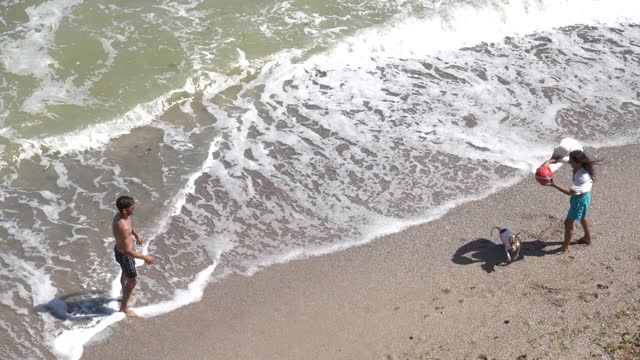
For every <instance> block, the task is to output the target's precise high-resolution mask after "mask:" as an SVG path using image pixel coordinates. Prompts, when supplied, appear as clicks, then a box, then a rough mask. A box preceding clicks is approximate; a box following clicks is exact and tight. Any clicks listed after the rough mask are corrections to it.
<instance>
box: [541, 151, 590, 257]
mask: <svg viewBox="0 0 640 360" xmlns="http://www.w3.org/2000/svg"><path fill="white" fill-rule="evenodd" d="M555 162H556V160H554V159H551V160H547V161H545V163H544V164H543V166H548V165H549V164H553V163H555ZM595 163H596V162H595V161H593V160H591V159H590V158H589V157H588V156H587V155H586V154H585V153H584V152H583V151H582V150H575V151H572V152H571V153H570V154H569V164H570V165H571V168H572V169H573V184H572V185H571V187H570V188H566V187H563V186H561V185H558V184H556V183H555V181H553V178H551V180H550V181H549V182H548V183H547V184H546V186H553V187H554V188H556V189H558V190H559V191H560V192H562V193H564V194H567V195H569V196H571V198H570V200H569V203H570V207H569V212H568V213H567V218H566V219H565V220H564V243H563V244H562V247H561V248H560V252H561V253H563V254H566V253H568V252H569V243H570V242H571V237H572V236H573V223H574V222H575V221H580V224H581V225H582V228H583V229H584V236H583V237H582V238H581V239H580V240H578V242H582V243H585V244H587V245H590V244H591V233H590V232H589V223H588V222H587V219H586V216H587V210H589V206H590V205H591V186H592V184H593V179H594V171H593V166H594V165H595Z"/></svg>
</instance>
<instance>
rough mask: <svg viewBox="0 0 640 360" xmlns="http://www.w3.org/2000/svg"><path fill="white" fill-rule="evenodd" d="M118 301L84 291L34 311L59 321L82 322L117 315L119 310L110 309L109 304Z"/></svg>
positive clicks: (98, 292) (62, 297)
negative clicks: (47, 314)
mask: <svg viewBox="0 0 640 360" xmlns="http://www.w3.org/2000/svg"><path fill="white" fill-rule="evenodd" d="M118 300H119V299H114V298H112V297H108V296H104V292H101V291H84V292H76V293H72V294H68V295H65V296H61V297H56V298H53V299H51V300H50V301H49V302H48V303H46V304H40V305H37V306H36V307H35V308H34V309H35V311H37V312H39V313H49V314H51V316H53V317H55V318H56V319H58V320H72V321H81V320H89V319H93V318H97V317H104V316H109V315H111V314H113V313H115V312H116V311H117V310H115V309H113V308H111V307H109V303H111V302H113V301H118Z"/></svg>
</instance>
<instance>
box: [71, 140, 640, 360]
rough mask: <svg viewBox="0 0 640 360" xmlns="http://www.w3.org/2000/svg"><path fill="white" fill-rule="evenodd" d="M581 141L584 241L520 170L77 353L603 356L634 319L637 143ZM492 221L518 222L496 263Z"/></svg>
mask: <svg viewBox="0 0 640 360" xmlns="http://www.w3.org/2000/svg"><path fill="white" fill-rule="evenodd" d="M587 150H590V151H588V153H589V154H590V155H592V156H594V155H595V157H599V158H602V159H604V160H605V163H603V164H602V165H600V166H599V167H597V168H596V180H597V182H596V183H595V184H594V188H593V203H592V207H591V210H590V213H589V219H590V221H591V227H592V233H593V238H594V243H593V245H591V246H586V245H577V244H573V245H572V246H571V247H570V254H568V255H557V254H555V250H556V249H557V248H558V247H559V245H560V242H561V240H562V231H563V230H562V229H563V228H562V226H563V225H562V222H563V220H564V217H565V215H566V212H567V210H568V202H569V198H568V197H567V196H566V195H563V194H562V193H560V192H559V191H557V190H555V189H553V188H547V187H542V186H540V185H538V184H537V183H536V182H535V181H534V179H533V177H531V178H530V179H527V180H525V181H523V182H521V183H519V184H517V185H516V186H513V187H511V188H509V189H506V190H504V191H501V192H499V193H497V194H494V195H492V196H489V197H488V198H485V199H483V200H479V201H474V202H471V203H468V204H465V205H463V206H460V207H458V208H456V209H454V210H452V211H450V212H449V213H448V214H447V215H445V216H444V217H442V218H441V219H438V220H436V221H433V222H430V223H427V224H424V225H420V226H415V227H412V228H409V229H407V230H405V231H403V232H401V233H398V234H395V235H391V236H387V237H384V238H381V239H378V240H377V241H375V242H373V243H370V244H368V245H365V246H361V247H357V248H352V249H349V250H346V251H343V252H339V253H335V254H331V255H328V256H322V257H317V258H311V259H306V260H299V261H293V262H290V263H287V264H283V265H276V266H272V267H270V268H267V269H265V270H263V271H261V272H259V273H257V274H255V275H254V276H252V277H244V276H233V277H231V278H228V279H226V280H224V281H223V282H221V283H213V284H210V285H209V287H208V289H207V291H206V293H205V296H204V299H203V300H202V301H201V302H199V303H196V304H193V305H190V306H186V307H184V308H181V309H179V310H177V311H174V312H172V313H169V314H167V315H164V316H159V317H156V318H150V319H127V320H125V321H122V322H120V323H118V324H117V325H116V326H115V327H114V328H113V329H111V330H109V332H110V334H108V335H109V336H101V339H98V340H95V341H94V342H93V343H92V344H91V345H89V346H87V348H86V349H85V353H84V356H83V358H84V359H125V358H126V359H494V358H495V359H590V358H595V359H606V358H610V357H609V355H608V353H607V350H606V349H605V348H606V347H607V344H609V345H608V346H609V347H610V348H612V347H613V346H614V345H615V346H617V345H620V344H622V343H623V341H622V340H621V339H622V337H624V338H625V339H626V340H627V341H628V342H632V341H633V337H634V336H635V335H636V334H638V331H639V330H640V319H639V318H638V314H639V312H638V309H637V304H638V299H640V277H638V275H639V274H640V247H639V246H638V236H637V233H636V230H637V228H638V219H640V216H639V215H640V201H639V200H640V187H639V186H638V179H640V146H635V145H634V146H624V147H617V148H607V149H595V150H594V149H587ZM569 177H570V167H569V166H564V167H563V168H561V169H560V170H559V173H558V174H557V176H556V179H558V180H559V181H561V182H563V183H565V184H567V183H568V182H569ZM494 226H501V227H509V228H512V229H514V230H516V231H521V232H522V235H523V239H524V241H525V245H524V250H523V251H522V254H523V255H524V259H523V260H520V261H517V262H515V263H513V264H510V265H508V266H503V265H502V264H501V263H502V262H503V260H504V252H503V250H502V248H501V247H500V246H498V245H497V244H498V242H497V237H496V236H495V233H494V234H493V236H491V235H490V229H491V228H492V227H494ZM577 229H578V231H576V232H575V233H574V237H575V238H579V237H580V236H582V232H581V228H580V227H579V226H578V227H577ZM151 250H153V249H151ZM142 271H143V272H144V268H143V270H142ZM634 306H636V308H633V307H634ZM625 332H627V333H629V335H626V334H624V333H625ZM629 346H630V345H629ZM636 346H637V344H636ZM618 353H620V351H618Z"/></svg>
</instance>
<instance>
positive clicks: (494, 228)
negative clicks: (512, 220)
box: [489, 226, 506, 236]
mask: <svg viewBox="0 0 640 360" xmlns="http://www.w3.org/2000/svg"><path fill="white" fill-rule="evenodd" d="M493 230H498V234H500V233H501V232H503V231H504V230H506V229H503V228H501V227H498V226H494V227H492V228H491V231H489V235H491V236H493Z"/></svg>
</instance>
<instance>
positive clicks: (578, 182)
mask: <svg viewBox="0 0 640 360" xmlns="http://www.w3.org/2000/svg"><path fill="white" fill-rule="evenodd" d="M592 185H593V179H591V176H590V175H589V173H588V172H587V170H585V168H581V169H578V171H576V174H575V175H574V176H573V185H571V191H572V192H574V193H575V194H576V195H582V194H586V193H588V192H589V191H591V186H592Z"/></svg>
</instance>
